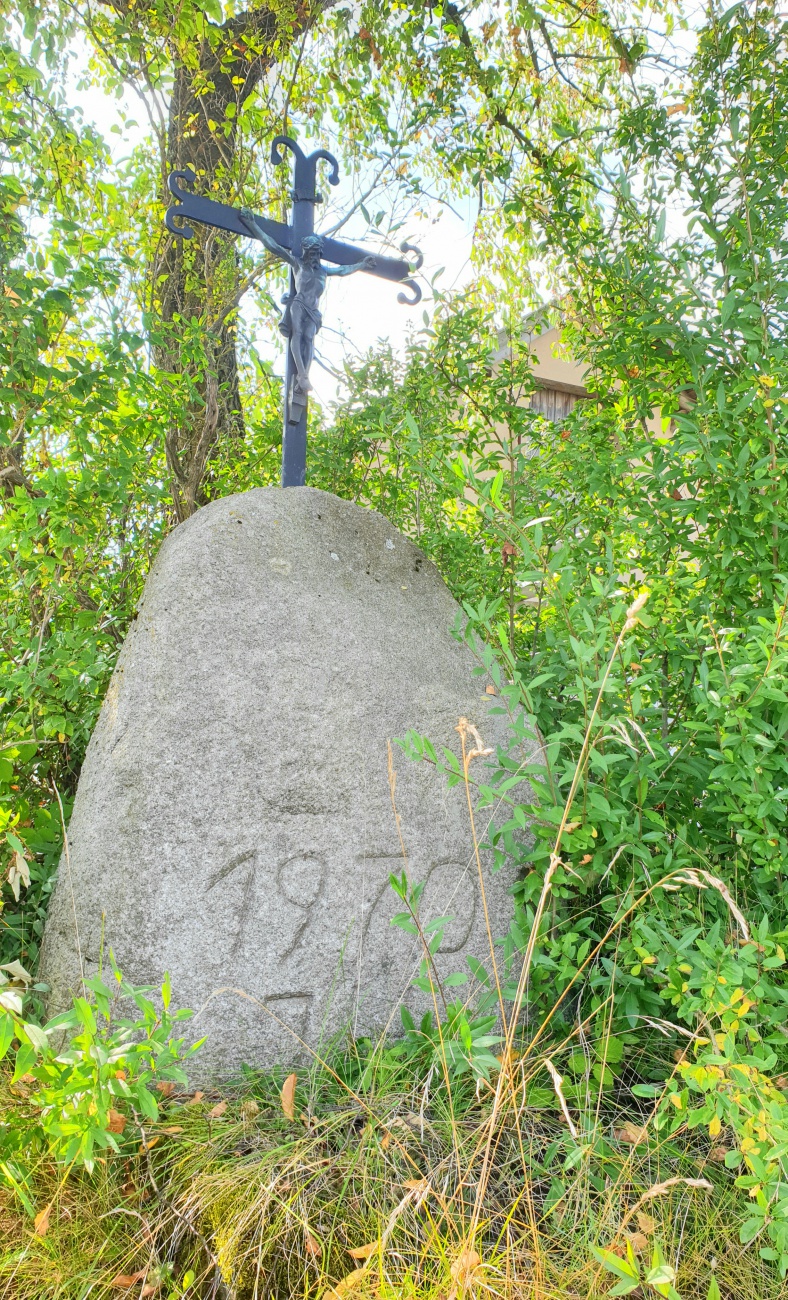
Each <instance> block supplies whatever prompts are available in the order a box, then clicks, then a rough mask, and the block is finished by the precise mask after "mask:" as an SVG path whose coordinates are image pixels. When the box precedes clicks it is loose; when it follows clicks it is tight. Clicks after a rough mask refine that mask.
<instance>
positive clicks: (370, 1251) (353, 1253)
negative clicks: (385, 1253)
mask: <svg viewBox="0 0 788 1300" xmlns="http://www.w3.org/2000/svg"><path fill="white" fill-rule="evenodd" d="M379 1244H380V1243H379V1242H378V1241H370V1242H367V1245H366V1246H355V1247H354V1248H353V1250H351V1249H350V1247H349V1246H348V1251H347V1253H348V1255H349V1256H350V1258H351V1259H369V1257H370V1255H374V1254H375V1251H376V1250H377V1248H378V1246H379Z"/></svg>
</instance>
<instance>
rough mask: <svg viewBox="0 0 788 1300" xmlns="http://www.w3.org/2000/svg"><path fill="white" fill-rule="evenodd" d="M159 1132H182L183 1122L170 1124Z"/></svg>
mask: <svg viewBox="0 0 788 1300" xmlns="http://www.w3.org/2000/svg"><path fill="white" fill-rule="evenodd" d="M159 1132H160V1133H182V1132H183V1126H182V1125H181V1124H168V1125H167V1127H166V1128H163V1129H160V1130H159Z"/></svg>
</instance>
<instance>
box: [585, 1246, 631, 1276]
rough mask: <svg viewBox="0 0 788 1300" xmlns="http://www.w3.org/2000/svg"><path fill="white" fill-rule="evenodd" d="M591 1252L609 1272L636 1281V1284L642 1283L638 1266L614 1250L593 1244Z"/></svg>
mask: <svg viewBox="0 0 788 1300" xmlns="http://www.w3.org/2000/svg"><path fill="white" fill-rule="evenodd" d="M591 1253H592V1255H593V1256H594V1259H596V1260H598V1261H599V1263H600V1264H602V1265H604V1267H605V1268H606V1269H607V1270H608V1272H609V1273H615V1275H616V1277H621V1278H625V1279H626V1280H627V1281H632V1282H634V1284H635V1286H639V1285H640V1274H639V1273H638V1270H637V1266H635V1265H632V1264H630V1263H629V1262H628V1261H627V1260H625V1259H622V1258H621V1256H620V1255H616V1254H615V1252H614V1251H612V1250H603V1249H601V1248H600V1247H599V1246H592V1247H591Z"/></svg>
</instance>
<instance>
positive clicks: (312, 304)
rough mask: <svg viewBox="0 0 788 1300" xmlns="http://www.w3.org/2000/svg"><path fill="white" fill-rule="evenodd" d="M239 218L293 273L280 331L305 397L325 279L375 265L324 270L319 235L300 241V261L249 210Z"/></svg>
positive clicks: (368, 260)
mask: <svg viewBox="0 0 788 1300" xmlns="http://www.w3.org/2000/svg"><path fill="white" fill-rule="evenodd" d="M240 215H241V220H242V222H243V223H244V225H245V226H246V229H247V230H248V231H249V234H250V235H251V236H252V238H253V239H259V240H260V243H261V244H262V245H263V246H264V247H265V248H267V249H268V251H269V253H273V255H274V257H278V258H280V259H281V260H282V261H283V262H287V264H288V266H289V267H290V268H291V269H292V272H293V278H294V280H295V293H294V294H293V296H292V297H291V298H290V297H289V298H288V299H286V302H287V306H286V307H285V313H284V316H283V317H282V321H281V324H280V326H279V328H280V330H281V331H282V333H283V334H284V335H285V337H286V338H289V340H290V351H291V353H292V356H293V362H294V363H295V368H296V374H297V376H298V379H297V383H298V387H299V388H300V389H301V391H302V393H308V392H309V390H310V388H311V387H312V385H311V383H310V382H309V367H310V366H311V364H312V357H313V356H314V351H315V335H316V334H317V331H318V330H319V329H320V326H321V325H322V323H323V317H322V316H321V314H320V311H319V309H318V305H317V304H318V302H319V301H320V298H321V296H322V294H323V290H324V289H325V287H326V278H327V276H329V275H353V274H355V272H356V271H372V270H374V268H375V265H376V261H375V258H374V257H365V258H364V259H363V261H361V262H353V263H352V264H351V265H350V266H324V264H323V263H322V262H321V260H320V258H321V254H322V252H323V241H322V239H321V238H320V235H306V236H305V237H304V239H302V241H301V255H300V257H299V256H298V255H297V254H295V253H292V252H291V251H290V249H289V248H283V247H282V245H281V244H279V243H277V241H276V240H275V239H272V238H271V236H270V235H269V234H268V233H267V232H266V231H265V230H264V229H263V227H262V226H261V225H259V223H258V221H257V219H256V217H255V215H254V213H253V212H250V211H249V209H248V208H244V209H243V210H242V211H241V214H240Z"/></svg>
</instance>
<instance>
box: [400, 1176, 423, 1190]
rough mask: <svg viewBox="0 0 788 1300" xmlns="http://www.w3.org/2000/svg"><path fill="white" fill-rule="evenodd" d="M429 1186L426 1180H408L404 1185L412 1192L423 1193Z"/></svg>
mask: <svg viewBox="0 0 788 1300" xmlns="http://www.w3.org/2000/svg"><path fill="white" fill-rule="evenodd" d="M427 1185H428V1184H427V1179H426V1178H406V1179H405V1182H404V1183H403V1184H402V1186H403V1187H407V1189H408V1191H410V1192H415V1191H419V1192H422V1191H424V1190H425V1189H426V1187H427Z"/></svg>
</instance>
